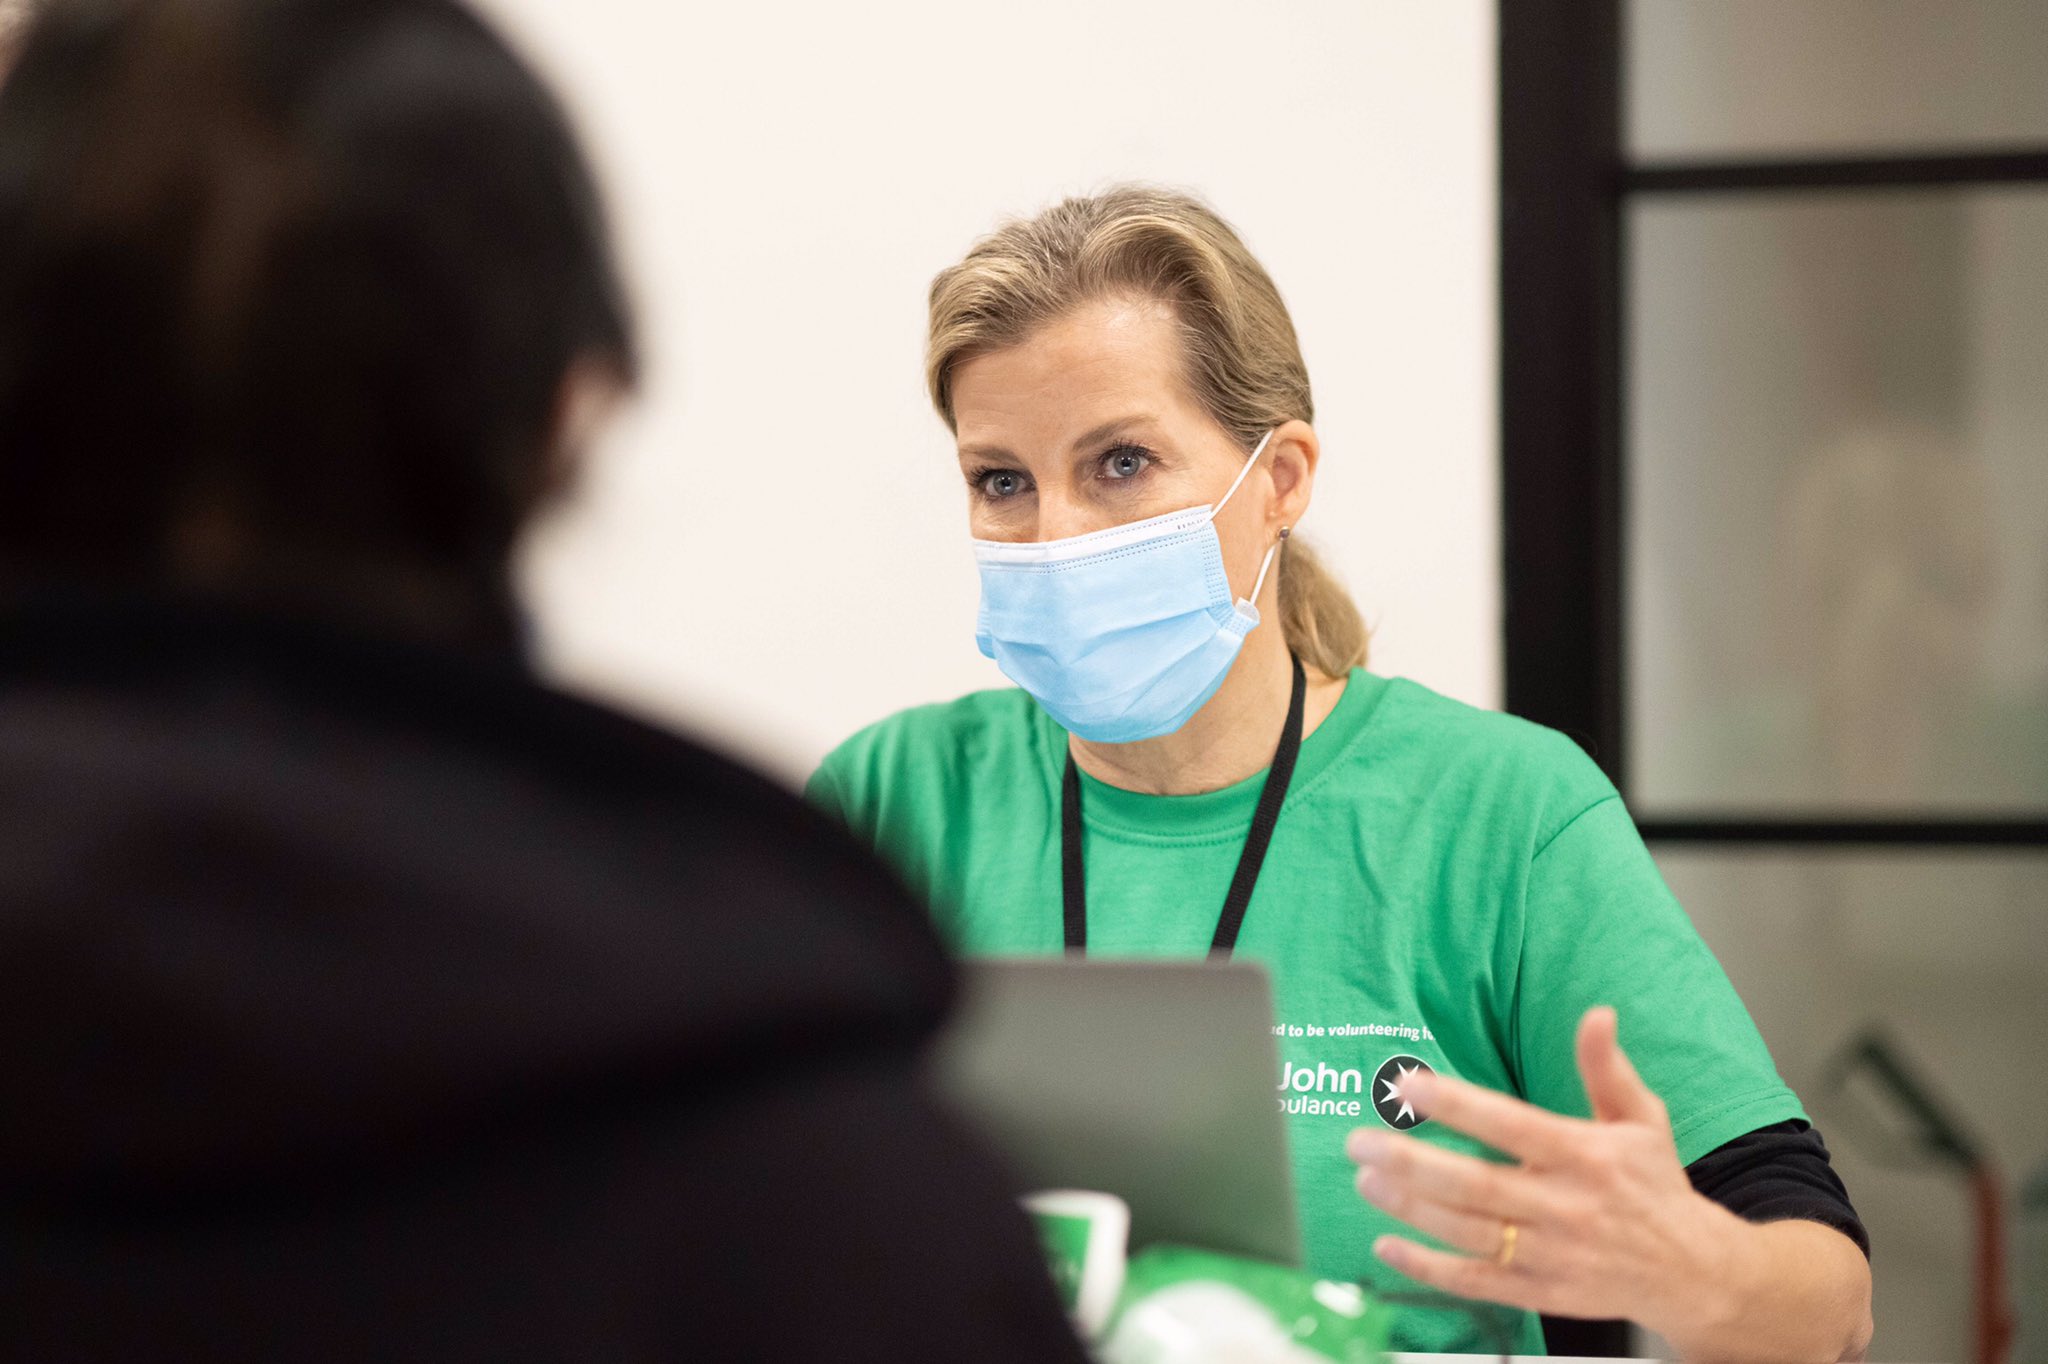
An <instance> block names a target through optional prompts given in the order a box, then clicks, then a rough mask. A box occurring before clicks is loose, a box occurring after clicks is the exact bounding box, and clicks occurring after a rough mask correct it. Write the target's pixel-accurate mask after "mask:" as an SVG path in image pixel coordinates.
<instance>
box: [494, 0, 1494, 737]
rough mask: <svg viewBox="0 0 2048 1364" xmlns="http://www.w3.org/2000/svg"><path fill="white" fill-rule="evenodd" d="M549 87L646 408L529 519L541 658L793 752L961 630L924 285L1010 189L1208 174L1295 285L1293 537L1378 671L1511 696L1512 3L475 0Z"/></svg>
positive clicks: (905, 679)
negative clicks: (1306, 434) (1507, 639)
mask: <svg viewBox="0 0 2048 1364" xmlns="http://www.w3.org/2000/svg"><path fill="white" fill-rule="evenodd" d="M487 4H488V5H489V8H490V9H491V10H492V12H494V13H496V14H497V15H499V16H500V17H501V19H502V20H503V21H504V22H506V23H507V24H508V25H509V26H510V27H511V29H512V30H513V31H514V33H515V34H516V35H518V36H520V37H521V38H522V39H523V40H524V42H525V45H526V47H527V49H528V51H529V52H530V53H532V54H533V56H534V57H535V59H536V60H537V61H538V62H539V64H540V65H541V66H542V67H543V68H544V69H545V70H546V71H547V72H548V73H549V74H550V75H551V76H552V77H554V78H555V80H556V81H557V83H558V84H559V85H560V86H561V88H562V89H563V90H564V92H565V95H566V97H567V99H568V101H569V103H570V105H571V107H572V109H573V110H574V112H575V113H576V115H577V116H578V118H579V119H580V121H581V123H582V126H583V129H584V131H585V135H586V138H587V140H588V141H589V143H590V145H591V148H592V150H593V153H594V155H595V158H596V160H597V161H598V163H599V166H600V168H601V171H602V173H603V174H604V176H605V177H606V180H607V184H608V188H609V191H610V197H611V201H612V204H613V208H614V211H615V218H616V221H617V223H618V226H619V230H620V235H621V238H622V242H623V246H624V249H625V254H626V257H627V260H628V262H629V266H630V269H631V271H632V274H633V276H634V279H635V282H636V285H637V288H638V295H639V298H640V301H641V303H642V307H643V314H644V321H645V324H646V334H647V341H648V344H649V351H650V361H651V363H650V367H649V373H648V381H647V384H646V388H645V392H644V395H643V398H642V401H641V403H640V404H639V406H638V408H637V410H636V412H635V413H634V414H633V415H631V416H630V417H629V418H628V420H627V421H626V422H625V423H624V424H623V426H622V427H621V428H620V429H619V430H618V431H617V432H616V433H615V435H614V437H613V439H612V440H611V441H610V442H609V443H608V445H607V448H606V449H605V450H604V452H603V458H602V459H601V461H600V463H599V467H597V468H596V469H594V470H593V471H592V476H591V478H590V480H589V483H588V486H587V488H586V491H585V494H584V496H583V498H582V500H581V503H580V505H578V506H577V507H576V508H575V509H573V510H572V511H571V512H570V513H569V514H567V515H566V516H564V517H563V518H561V519H560V520H559V521H558V522H557V524H555V525H554V526H552V527H551V528H550V529H549V530H548V531H547V532H546V533H545V534H544V535H543V536H542V537H540V539H539V540H538V541H537V543H536V545H535V547H534V553H533V555H532V556H531V564H530V568H531V572H530V581H531V583H532V586H533V597H534V602H535V605H536V607H537V608H538V611H539V615H540V621H541V625H542V628H543V633H544V637H545V639H546V640H547V642H548V645H549V653H550V656H551V660H552V662H553V663H554V665H555V667H556V669H557V671H558V672H559V673H560V674H561V675H562V676H564V677H565V678H566V679H567V680H569V681H570V682H571V683H572V684H574V685H579V686H582V687H585V688H587V689H590V690H594V691H598V692H601V693H603V694H606V695H608V696H610V697H613V698H615V699H621V700H624V701H626V702H627V703H628V704H632V705H635V706H638V707H640V708H642V709H644V710H647V711H651V712H653V713H655V714H658V715H660V716H663V717H666V718H670V719H676V720H681V721H682V722H684V723H686V724H689V725H691V726H693V727H695V728H697V729H698V730H700V731H701V732H704V733H706V734H708V735H709V736H710V737H711V738H712V739H713V740H714V741H716V742H720V743H723V744H726V745H729V746H733V747H737V748H740V749H742V750H743V751H746V752H749V753H751V754H753V755H754V756H756V757H757V758H759V759H761V760H763V761H765V762H767V763H768V764H769V765H770V766H771V767H773V768H775V769H777V770H779V771H781V772H782V773H784V774H785V775H788V776H791V777H800V776H801V775H802V774H803V772H804V771H806V770H807V769H808V767H809V766H810V765H811V764H812V763H813V762H815V761H816V759H817V758H818V757H820V756H821V755H822V754H823V753H824V752H825V751H826V750H827V749H828V748H829V747H830V746H831V745H832V744H834V743H836V742H837V741H838V740H839V739H840V738H842V737H844V736H845V735H846V734H848V733H849V732H851V731H852V730H854V729H855V728H857V727H859V726H860V725H862V724H865V723H867V722H869V721H872V720H875V719H878V718H880V717H882V716H883V715H886V714H888V713H889V712H891V711H893V710H896V709H898V708H900V707H903V706H906V705H911V704H915V703H918V702H923V701H929V700H937V699H942V698H946V697H950V696H954V695H957V694H959V693H960V692H963V691H966V690H969V689H972V688H976V687H982V686H990V685H997V684H999V683H1000V682H1001V677H1000V675H999V674H997V673H996V672H995V671H994V669H993V666H992V665H990V664H988V663H986V662H985V661H984V660H983V659H982V658H981V657H980V655H979V654H978V653H977V652H976V651H975V649H974V644H973V640H972V630H971V623H972V616H973V608H974V601H975V592H976V588H975V580H974V575H973V570H972V565H971V562H970V560H969V558H968V555H967V550H966V545H965V534H966V531H965V502H964V494H963V491H962V489H961V488H960V486H959V478H958V474H957V473H956V472H955V465H954V461H953V459H952V457H951V449H950V444H949V441H948V438H947V435H946V432H945V430H944V428H943V427H942V426H941V424H940V423H939V421H938V420H937V418H935V417H934V416H933V415H932V414H931V412H930V411H929V409H928V408H927V406H926V405H925V401H924V395H923V391H922V363H921V360H922V357H921V347H922V339H923V331H922V328H923V309H924V292H925V288H926V285H927V283H928V281H929V280H930V278H931V275H932V273H933V272H934V271H936V270H937V269H939V268H940V267H942V266H944V265H946V264H948V263H949V262H950V261H952V260H953V259H955V258H956V257H957V256H958V255H959V254H960V253H961V252H962V251H963V250H964V249H965V248H966V247H967V245H968V244H969V242H970V241H971V240H972V239H973V238H974V237H975V236H976V235H977V234H978V233H980V232H982V231H984V230H986V229H987V228H988V227H990V226H992V225H993V224H994V222H995V221H996V219H997V218H998V217H999V216H1000V215H1003V214H1008V213H1019V212H1030V211H1032V210H1034V209H1036V208H1038V207H1039V206H1041V205H1043V204H1045V203H1047V202H1049V201H1050V200H1052V199H1054V198H1056V197H1058V196H1060V195H1062V194H1064V193H1068V192H1072V191H1077V190H1086V189H1088V188H1090V187H1093V186H1097V185H1101V184H1103V183H1106V182H1108V181H1112V180H1116V179H1120V178H1144V179H1151V180H1157V181H1163V182H1167V183H1171V184H1176V185H1181V186H1187V187H1191V188H1194V189H1196V190H1198V191H1200V192H1202V193H1203V194H1205V195H1207V196H1209V197H1210V198H1211V199H1212V201H1213V202H1215V203H1216V204H1217V205H1218V207H1220V208H1221V209H1222V211H1223V212H1224V214H1225V215H1226V216H1227V217H1229V218H1231V219H1232V220H1233V221H1234V222H1235V223H1236V224H1237V225H1238V226H1239V228H1240V229H1241V230H1242V231H1243V232H1244V233H1245V235H1246V236H1247V238H1248V239H1249V241H1250V243H1251V245H1252V247H1253V249H1254V250H1255V251H1257V252H1258V253H1259V254H1260V255H1261V257H1262V258H1263V259H1264V261H1265V262H1266V264H1267V266H1268V268H1269V269H1270V270H1271V271H1272V273H1273V275H1274V276H1275V278H1276V279H1277V280H1278V281H1279V284H1280V287H1281V289H1282V291H1283V292H1284V293H1285V295H1286V297H1287V299H1288V301H1289V303H1290V305H1291V306H1292V308H1293V310H1294V313H1295V319H1296V322H1297V324H1298V326H1299V329H1300V331H1301V335H1302V340H1303V344H1304V347H1305V349H1306V352H1307V356H1308V362H1309V367H1310V371H1311V374H1312V375H1313V377H1314V380H1315V383H1316V388H1317V396H1318V402H1319V405H1320V408H1321V420H1320V421H1319V422H1318V426H1319V428H1320V430H1321V433H1322V435H1323V438H1324V443H1325V449H1326V451H1327V455H1326V464H1325V474H1324V477H1323V480H1322V482H1321V486H1320V487H1319V490H1318V496H1317V499H1316V505H1315V509H1314V511H1313V513H1312V514H1311V515H1310V517H1309V519H1308V521H1307V523H1306V526H1305V531H1304V533H1305V534H1308V535H1310V536H1311V537H1313V538H1314V539H1315V540H1317V541H1318V542H1319V543H1320V544H1321V545H1322V546H1324V548H1325V549H1326V550H1327V551H1328V554H1329V557H1330V558H1331V560H1332V561H1333V563H1334V564H1335V566H1336V567H1337V568H1338V570H1339V571H1340V572H1341V573H1342V574H1343V575H1344V577H1345V579H1346V580H1347V581H1348V582H1349V583H1350V584H1351V585H1352V586H1353V588H1354V590H1355V591H1356V593H1357V595H1358V598H1359V600H1360V602H1361V604H1362V605H1363V606H1364V608H1365V610H1366V613H1367V615H1368V617H1369V619H1370V620H1372V621H1373V622H1374V623H1375V624H1376V626H1377V627H1378V631H1379V633H1378V639H1377V642H1376V651H1377V652H1376V658H1375V666H1376V667H1377V668H1378V669H1379V670H1381V671H1386V672H1394V673H1402V674H1406V675H1409V676H1413V677H1416V678H1418V679H1420V680H1422V681H1424V682H1427V683H1428V684H1430V685H1432V686H1435V687H1437V688H1439V689H1441V690H1443V691H1446V692H1449V693H1451V694H1452V695H1455V696H1458V697H1461V698H1465V699H1468V700H1471V701H1475V702H1478V703H1481V704H1489V705H1491V704H1497V703H1498V700H1499V696H1500V643H1499V638H1498V636H1499V595H1500V594H1499V584H1498V581H1497V579H1498V569H1497V557H1498V556H1497V542H1498V530H1497V523H1498V519H1499V517H1498V507H1497V502H1498V492H1497V482H1498V480H1497V477H1496V471H1495V454H1496V436H1495V401H1494V372H1495V359H1494V348H1495V322H1494V294H1493V288H1494V254H1495V253H1494V141H1495V138H1494V123H1493V119H1494V113H1493V109H1494V104H1493V31H1492V11H1491V6H1489V5H1487V4H1485V3H1482V0H1457V2H1456V3H1432V4H1414V3H1391V2H1390V0H1371V2H1370V3H1358V0H1299V2H1297V3H1288V4H1281V5H1272V6H1254V5H1249V4H1244V3H1239V2H1237V0H1172V2H1168V0H1119V2H1118V3H1111V4H1099V3H1085V2H1084V0H1051V2H1050V3H1034V4H1030V5H1022V4H1016V5H1005V6H988V5H972V4H962V3H957V0H946V2H945V3H941V2H940V0H898V3H893V4H884V5H868V6H846V5H838V4H824V3H815V4H798V5H774V4H753V5H734V4H725V5H716V6H713V5H695V4H682V5H673V6H664V5H655V4H650V3H647V2H646V0H578V3H576V4H573V5H569V4H562V3H559V0H494V2H493V0H487Z"/></svg>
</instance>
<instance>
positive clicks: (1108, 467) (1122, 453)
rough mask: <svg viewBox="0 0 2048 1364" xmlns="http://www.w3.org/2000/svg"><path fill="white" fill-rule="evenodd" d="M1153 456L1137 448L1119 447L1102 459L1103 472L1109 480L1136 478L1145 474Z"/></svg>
mask: <svg viewBox="0 0 2048 1364" xmlns="http://www.w3.org/2000/svg"><path fill="white" fill-rule="evenodd" d="M1151 462H1152V456H1150V455H1149V454H1147V453H1145V452H1144V451H1143V450H1140V449H1138V448H1137V447H1136V446H1119V447H1118V448H1117V449H1114V450H1112V451H1110V452H1109V453H1108V454H1106V455H1104V456H1103V457H1102V472H1103V473H1104V474H1105V475H1106V476H1107V477H1109V478H1113V479H1122V478H1136V477H1137V476H1138V475H1139V474H1141V473H1143V472H1145V466H1146V465H1147V464H1150V463H1151Z"/></svg>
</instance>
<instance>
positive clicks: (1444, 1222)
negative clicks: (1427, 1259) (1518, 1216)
mask: <svg viewBox="0 0 2048 1364" xmlns="http://www.w3.org/2000/svg"><path fill="white" fill-rule="evenodd" d="M1358 1192H1359V1194H1360V1195H1361V1196H1362V1197H1363V1198H1364V1199H1365V1201H1366V1202H1368V1203H1370V1204H1372V1205H1373V1206H1374V1207H1376V1208H1379V1209H1380V1210H1382V1211H1383V1212H1386V1213H1387V1214H1389V1215H1390V1216H1393V1217H1398V1218H1400V1219H1401V1220H1402V1221H1403V1222H1406V1223H1407V1224H1408V1225H1409V1226H1411V1227H1414V1228H1415V1229H1416V1230H1417V1231H1424V1232H1428V1233H1429V1234H1430V1235H1431V1236H1434V1237H1435V1238H1436V1239H1437V1240H1439V1241H1442V1242H1443V1243H1444V1244H1446V1245H1451V1246H1456V1247H1457V1248H1458V1249H1459V1250H1462V1251H1465V1252H1467V1253H1469V1254H1472V1255H1480V1256H1485V1257H1487V1258H1489V1259H1492V1258H1495V1257H1497V1256H1498V1255H1499V1254H1500V1250H1501V1244H1502V1236H1503V1232H1502V1228H1504V1227H1505V1226H1506V1225H1507V1223H1506V1221H1504V1220H1503V1219H1501V1218H1498V1217H1494V1216H1491V1215H1489V1214H1486V1213H1475V1212H1465V1211H1463V1210H1462V1209H1459V1208H1454V1207H1451V1206H1450V1205H1448V1204H1445V1203H1439V1202H1437V1201H1436V1200H1435V1199H1431V1198H1424V1197H1420V1196H1418V1195H1416V1194H1415V1193H1414V1192H1413V1191H1412V1190H1409V1189H1405V1188H1403V1187H1402V1186H1401V1185H1399V1184H1398V1183H1397V1182H1395V1181H1394V1180H1392V1179H1390V1178H1389V1177H1388V1176H1387V1174H1386V1172H1385V1171H1383V1170H1377V1169H1374V1168H1372V1167H1371V1166H1368V1167H1366V1168H1365V1169H1363V1170H1360V1171H1359V1172H1358Z"/></svg>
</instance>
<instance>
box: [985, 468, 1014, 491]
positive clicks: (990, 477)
mask: <svg viewBox="0 0 2048 1364" xmlns="http://www.w3.org/2000/svg"><path fill="white" fill-rule="evenodd" d="M981 491H982V492H983V494H984V495H986V496H989V497H1015V496H1016V495H1017V494H1018V493H1020V492H1022V491H1024V478H1023V476H1022V475H1021V474H1018V473H1016V472H1014V471H1013V470H1009V469H992V470H990V471H989V472H988V473H985V474H983V475H982V476H981Z"/></svg>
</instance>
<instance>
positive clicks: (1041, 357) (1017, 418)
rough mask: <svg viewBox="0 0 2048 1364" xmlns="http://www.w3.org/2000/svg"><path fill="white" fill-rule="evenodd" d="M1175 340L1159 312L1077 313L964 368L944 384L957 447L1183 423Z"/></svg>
mask: <svg viewBox="0 0 2048 1364" xmlns="http://www.w3.org/2000/svg"><path fill="white" fill-rule="evenodd" d="M1189 407H1190V404H1189V403H1188V402H1187V399H1186V395H1185V385H1184V384H1183V383H1182V373H1181V353H1180V337H1179V332H1178V330H1177V328H1176V325H1175V321H1174V317H1173V314H1172V312H1171V310H1170V309H1168V308H1167V307H1166V306H1165V305H1164V304H1160V303H1154V302H1145V301H1134V300H1128V299H1115V300H1101V301H1098V302H1094V303H1089V304H1084V305H1082V306H1081V307H1079V308H1076V309H1074V310H1072V311H1070V312H1068V313H1065V314H1063V315H1061V316H1060V317H1058V318H1056V319H1054V320H1053V321H1051V322H1048V323H1046V324H1044V325H1043V326H1041V327H1039V328H1037V329H1036V330H1034V331H1032V332H1031V333H1030V334H1029V335H1027V336H1026V337H1025V338H1024V339H1023V340H1022V341H1019V342H1017V343H1016V344H1015V345H1011V346H1005V347H1003V348H1002V349H1000V350H993V351H988V352H985V353H983V354H981V355H977V356H975V357H973V358H972V359H970V360H967V361H964V362H963V363H962V364H961V365H960V367H959V368H958V369H957V370H956V371H955V373H954V378H953V408H954V417H955V421H956V424H957V428H958V435H959V440H960V444H961V447H962V448H963V449H966V448H968V447H972V446H977V445H981V444H985V443H988V442H992V441H993V442H999V443H1004V444H1007V443H1009V442H1010V441H1012V440H1026V439H1029V440H1032V441H1034V442H1035V441H1040V440H1046V439H1057V438H1058V433H1059V432H1067V433H1068V434H1069V438H1071V437H1072V435H1074V434H1078V433H1080V432H1083V431H1087V430H1090V429H1091V428H1094V427H1097V426H1099V425H1101V424H1102V423H1104V422H1110V421H1116V420H1119V419H1121V418H1122V417H1124V416H1126V415H1131V414H1143V415H1147V416H1150V417H1152V418H1154V419H1155V420H1156V419H1160V418H1168V417H1171V416H1176V415H1185V411H1186V410H1187V409H1189Z"/></svg>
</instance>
